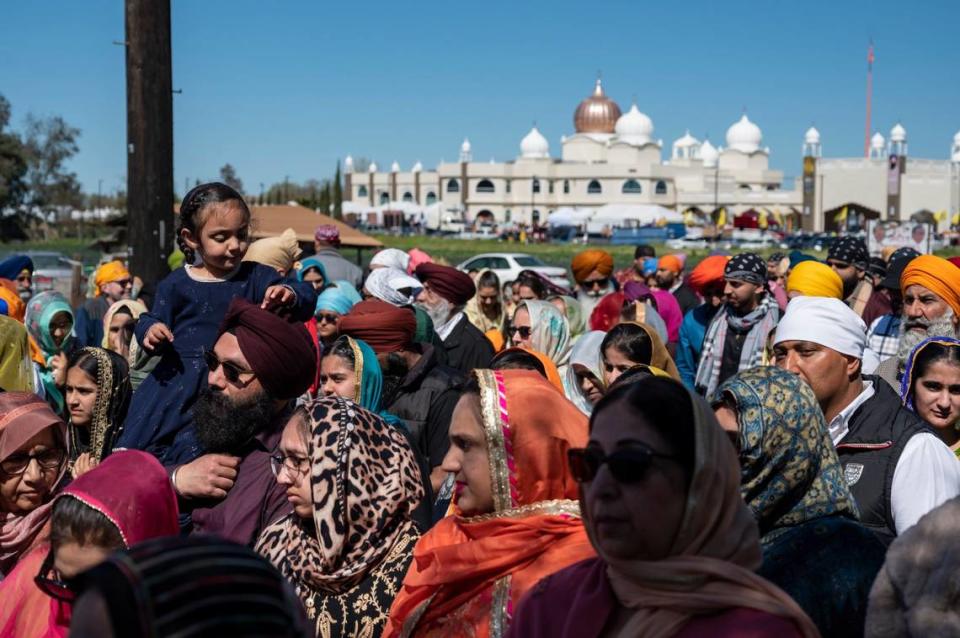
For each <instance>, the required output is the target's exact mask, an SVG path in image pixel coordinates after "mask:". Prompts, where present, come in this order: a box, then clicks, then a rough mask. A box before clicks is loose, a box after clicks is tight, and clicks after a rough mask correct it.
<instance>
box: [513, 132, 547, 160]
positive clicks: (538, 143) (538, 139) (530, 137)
mask: <svg viewBox="0 0 960 638" xmlns="http://www.w3.org/2000/svg"><path fill="white" fill-rule="evenodd" d="M520 157H526V158H528V159H546V158H548V157H550V143H549V142H548V141H547V138H545V137H544V136H543V134H542V133H541V132H540V131H539V130H537V127H536V126H534V127H533V128H532V129H530V132H529V133H527V134H526V135H525V136H524V138H523V139H522V140H520Z"/></svg>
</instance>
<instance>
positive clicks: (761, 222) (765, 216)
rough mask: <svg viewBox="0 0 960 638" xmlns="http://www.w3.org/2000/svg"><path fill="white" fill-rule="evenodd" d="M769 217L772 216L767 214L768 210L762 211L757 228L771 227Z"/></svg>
mask: <svg viewBox="0 0 960 638" xmlns="http://www.w3.org/2000/svg"><path fill="white" fill-rule="evenodd" d="M769 216H770V214H769V213H768V212H767V210H766V209H763V210H761V211H760V216H759V218H758V219H757V226H759V227H760V228H766V227H767V226H769V225H770V221H769V219H768V217H769Z"/></svg>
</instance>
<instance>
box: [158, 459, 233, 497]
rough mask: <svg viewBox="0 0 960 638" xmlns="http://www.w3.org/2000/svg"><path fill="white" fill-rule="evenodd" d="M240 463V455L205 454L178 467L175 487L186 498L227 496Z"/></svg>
mask: <svg viewBox="0 0 960 638" xmlns="http://www.w3.org/2000/svg"><path fill="white" fill-rule="evenodd" d="M239 465H240V457H238V456H229V455H227V454H204V455H203V456H201V457H200V458H198V459H195V460H193V461H191V462H190V463H187V464H186V465H181V466H180V467H178V468H177V470H176V475H175V476H174V479H175V480H174V483H173V489H175V490H176V491H177V494H179V495H180V496H183V497H184V498H216V499H222V498H226V496H227V492H229V491H230V489H231V488H232V487H233V482H234V481H235V480H236V478H237V467H238V466H239Z"/></svg>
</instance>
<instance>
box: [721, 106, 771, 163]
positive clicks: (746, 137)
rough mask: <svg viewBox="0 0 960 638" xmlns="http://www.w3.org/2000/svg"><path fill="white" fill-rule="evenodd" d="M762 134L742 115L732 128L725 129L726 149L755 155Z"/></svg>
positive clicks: (745, 115) (758, 148)
mask: <svg viewBox="0 0 960 638" xmlns="http://www.w3.org/2000/svg"><path fill="white" fill-rule="evenodd" d="M762 141H763V133H761V132H760V127H759V126H757V125H756V124H754V123H753V122H751V121H750V119H749V118H748V117H747V114H746V113H744V114H743V115H742V116H741V117H740V119H739V120H738V121H737V122H736V123H734V125H733V126H731V127H730V128H728V129H727V147H728V148H732V149H733V150H735V151H740V152H741V153H747V154H750V153H756V152H757V151H759V150H760V142H762Z"/></svg>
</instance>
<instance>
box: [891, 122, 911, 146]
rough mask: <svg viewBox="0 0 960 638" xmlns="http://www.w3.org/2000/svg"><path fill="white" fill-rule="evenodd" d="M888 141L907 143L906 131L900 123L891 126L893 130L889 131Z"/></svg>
mask: <svg viewBox="0 0 960 638" xmlns="http://www.w3.org/2000/svg"><path fill="white" fill-rule="evenodd" d="M890 141H891V142H906V141H907V129H905V128H903V126H901V124H900V122H897V123H896V124H894V125H893V128H892V129H890Z"/></svg>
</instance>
